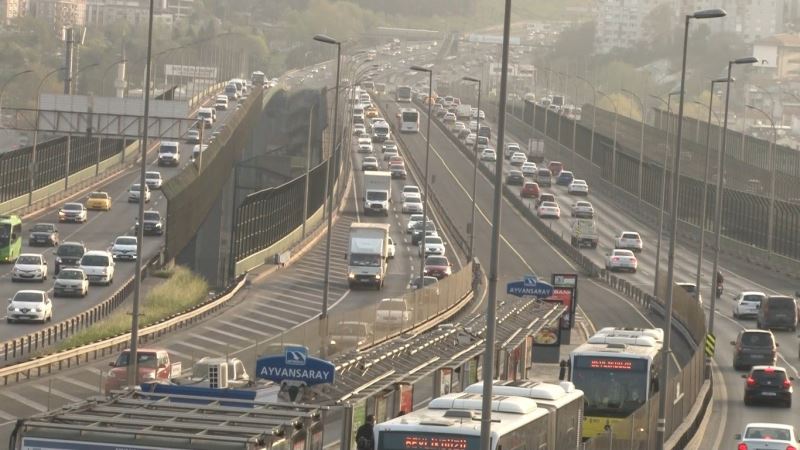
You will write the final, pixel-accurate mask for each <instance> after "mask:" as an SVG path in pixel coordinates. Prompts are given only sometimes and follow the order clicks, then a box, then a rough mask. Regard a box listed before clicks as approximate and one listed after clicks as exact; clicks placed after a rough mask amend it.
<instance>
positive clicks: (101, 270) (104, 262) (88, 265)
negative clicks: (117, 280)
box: [78, 250, 115, 286]
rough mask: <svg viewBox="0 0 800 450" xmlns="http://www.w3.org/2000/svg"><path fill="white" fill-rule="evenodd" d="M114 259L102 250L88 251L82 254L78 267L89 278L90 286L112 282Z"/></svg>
mask: <svg viewBox="0 0 800 450" xmlns="http://www.w3.org/2000/svg"><path fill="white" fill-rule="evenodd" d="M114 266H115V263H114V257H113V256H112V255H111V253H109V252H107V251H104V250H90V251H88V252H86V253H84V254H83V256H82V257H81V262H80V264H79V266H78V267H80V269H81V270H83V272H84V273H86V276H87V277H89V283H90V284H105V285H106V286H108V285H110V284H111V283H113V282H114Z"/></svg>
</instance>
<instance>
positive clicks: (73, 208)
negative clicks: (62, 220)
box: [64, 203, 83, 211]
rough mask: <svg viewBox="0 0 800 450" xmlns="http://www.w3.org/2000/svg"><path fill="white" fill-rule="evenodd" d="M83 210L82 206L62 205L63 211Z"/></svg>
mask: <svg viewBox="0 0 800 450" xmlns="http://www.w3.org/2000/svg"><path fill="white" fill-rule="evenodd" d="M82 209H83V205H81V204H78V203H67V204H66V205H64V210H66V211H80V210H82Z"/></svg>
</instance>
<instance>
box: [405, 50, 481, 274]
mask: <svg viewBox="0 0 800 450" xmlns="http://www.w3.org/2000/svg"><path fill="white" fill-rule="evenodd" d="M411 70H413V71H416V72H424V73H427V74H428V129H427V130H426V131H425V182H424V184H423V188H422V195H423V197H422V245H423V248H424V246H425V232H426V230H427V229H428V160H429V159H430V155H431V106H432V105H433V101H431V99H433V70H431V69H429V68H427V67H422V66H411ZM478 117H480V112H478ZM475 140H476V141H477V139H475ZM424 280H425V252H422V254H421V255H420V260H419V283H420V284H419V285H420V286H424V285H425V283H424Z"/></svg>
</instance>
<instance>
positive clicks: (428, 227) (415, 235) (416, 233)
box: [411, 220, 438, 245]
mask: <svg viewBox="0 0 800 450" xmlns="http://www.w3.org/2000/svg"><path fill="white" fill-rule="evenodd" d="M424 228H425V230H424V231H425V233H424V236H438V234H437V230H436V224H435V223H433V221H430V220H429V221H428V223H427V224H425V227H424ZM422 238H423V227H422V222H418V223H417V224H415V225H414V227H413V228H412V229H411V245H419V242H420V241H421V240H422Z"/></svg>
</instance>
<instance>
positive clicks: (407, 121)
mask: <svg viewBox="0 0 800 450" xmlns="http://www.w3.org/2000/svg"><path fill="white" fill-rule="evenodd" d="M399 119H400V132H401V133H417V132H419V111H417V110H416V109H414V108H403V109H401V110H400V115H399Z"/></svg>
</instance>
